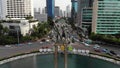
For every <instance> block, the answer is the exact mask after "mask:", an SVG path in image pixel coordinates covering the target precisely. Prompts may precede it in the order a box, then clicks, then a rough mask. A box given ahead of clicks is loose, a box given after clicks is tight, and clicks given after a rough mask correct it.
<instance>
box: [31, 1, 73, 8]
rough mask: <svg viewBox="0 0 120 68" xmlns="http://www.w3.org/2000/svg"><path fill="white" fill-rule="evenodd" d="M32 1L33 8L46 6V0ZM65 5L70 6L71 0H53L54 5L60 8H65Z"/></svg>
mask: <svg viewBox="0 0 120 68" xmlns="http://www.w3.org/2000/svg"><path fill="white" fill-rule="evenodd" d="M33 2H34V3H33V5H34V7H35V8H39V7H40V8H43V7H45V6H46V0H33ZM67 5H70V7H71V0H55V6H60V9H62V10H66V6H67Z"/></svg>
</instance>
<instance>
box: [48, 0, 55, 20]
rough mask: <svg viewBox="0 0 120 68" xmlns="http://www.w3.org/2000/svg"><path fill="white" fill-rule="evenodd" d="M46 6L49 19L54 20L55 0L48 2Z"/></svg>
mask: <svg viewBox="0 0 120 68" xmlns="http://www.w3.org/2000/svg"><path fill="white" fill-rule="evenodd" d="M46 6H47V9H46V10H47V15H48V17H51V18H52V19H53V18H54V16H55V15H54V7H55V0H46Z"/></svg>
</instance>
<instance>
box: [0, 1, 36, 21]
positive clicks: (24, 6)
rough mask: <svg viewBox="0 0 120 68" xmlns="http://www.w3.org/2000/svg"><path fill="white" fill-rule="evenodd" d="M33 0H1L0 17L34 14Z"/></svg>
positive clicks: (20, 16) (11, 17) (21, 16)
mask: <svg viewBox="0 0 120 68" xmlns="http://www.w3.org/2000/svg"><path fill="white" fill-rule="evenodd" d="M32 5H33V0H0V19H7V18H8V19H9V18H10V19H21V18H25V17H28V16H33V15H34V11H33V6H32Z"/></svg>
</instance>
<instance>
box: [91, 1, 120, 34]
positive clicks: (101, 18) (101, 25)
mask: <svg viewBox="0 0 120 68" xmlns="http://www.w3.org/2000/svg"><path fill="white" fill-rule="evenodd" d="M92 32H94V33H97V34H118V33H120V0H95V1H94V3H93V19H92Z"/></svg>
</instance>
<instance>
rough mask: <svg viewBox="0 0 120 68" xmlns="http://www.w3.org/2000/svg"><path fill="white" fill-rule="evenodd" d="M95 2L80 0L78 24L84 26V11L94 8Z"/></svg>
mask: <svg viewBox="0 0 120 68" xmlns="http://www.w3.org/2000/svg"><path fill="white" fill-rule="evenodd" d="M92 4H93V0H78V13H77V23H78V24H79V25H82V20H81V19H82V18H81V17H82V14H81V13H82V10H83V8H85V7H92Z"/></svg>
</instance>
